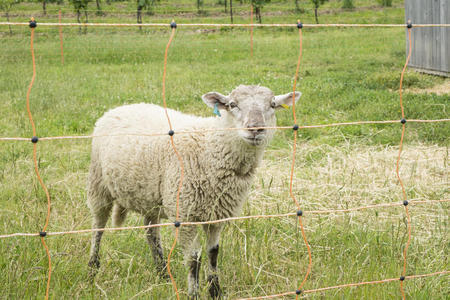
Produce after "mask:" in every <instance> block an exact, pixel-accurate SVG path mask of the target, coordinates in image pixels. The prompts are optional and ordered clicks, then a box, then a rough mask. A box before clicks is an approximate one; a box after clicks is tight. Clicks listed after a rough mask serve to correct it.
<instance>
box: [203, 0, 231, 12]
mask: <svg viewBox="0 0 450 300" xmlns="http://www.w3.org/2000/svg"><path fill="white" fill-rule="evenodd" d="M225 2H226V1H225ZM202 7H203V0H197V13H198V14H201V13H202Z"/></svg>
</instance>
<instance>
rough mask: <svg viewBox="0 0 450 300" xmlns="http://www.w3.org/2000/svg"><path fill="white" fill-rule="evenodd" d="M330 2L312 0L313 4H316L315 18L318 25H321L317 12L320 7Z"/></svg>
mask: <svg viewBox="0 0 450 300" xmlns="http://www.w3.org/2000/svg"><path fill="white" fill-rule="evenodd" d="M327 1H328V0H311V2H312V3H313V4H314V16H315V17H316V23H317V24H319V18H318V16H317V10H318V9H319V7H320V5H322V4H324V3H325V2H327Z"/></svg>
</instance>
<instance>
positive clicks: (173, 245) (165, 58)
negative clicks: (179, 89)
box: [162, 21, 184, 300]
mask: <svg viewBox="0 0 450 300" xmlns="http://www.w3.org/2000/svg"><path fill="white" fill-rule="evenodd" d="M171 28H172V32H171V34H170V38H169V42H168V43H167V46H166V51H165V52H164V71H163V78H162V97H163V104H164V112H165V113H166V117H167V122H168V124H169V128H170V131H169V136H170V143H171V145H172V148H173V151H174V152H175V155H176V156H177V159H178V161H179V163H180V181H179V183H178V190H177V196H176V197H177V198H176V201H177V206H176V212H175V237H174V239H173V243H172V247H171V248H170V252H169V255H168V257H167V272H168V273H169V276H170V280H171V281H172V285H173V288H174V290H175V293H176V296H177V299H178V300H179V299H180V295H179V293H178V288H177V284H176V281H175V279H174V277H173V275H172V272H171V270H170V259H171V257H172V253H173V251H174V249H175V246H176V244H177V239H178V233H179V223H178V218H179V214H180V212H179V210H180V193H181V188H182V186H183V178H184V164H183V159H182V157H181V155H180V153H179V152H178V150H177V148H176V147H175V143H174V141H173V135H174V131H173V127H172V123H171V121H170V117H169V113H168V111H167V102H166V73H167V54H168V52H169V47H170V44H171V43H172V40H173V37H174V36H175V31H176V23H175V22H174V21H172V23H171ZM177 224H178V225H177Z"/></svg>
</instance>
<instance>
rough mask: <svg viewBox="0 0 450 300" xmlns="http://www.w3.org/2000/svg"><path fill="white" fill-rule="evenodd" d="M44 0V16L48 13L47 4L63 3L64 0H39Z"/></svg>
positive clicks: (40, 0)
mask: <svg viewBox="0 0 450 300" xmlns="http://www.w3.org/2000/svg"><path fill="white" fill-rule="evenodd" d="M38 1H39V2H42V11H43V12H44V16H45V15H47V4H48V3H58V4H62V0H38Z"/></svg>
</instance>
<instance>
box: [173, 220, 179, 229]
mask: <svg viewBox="0 0 450 300" xmlns="http://www.w3.org/2000/svg"><path fill="white" fill-rule="evenodd" d="M173 225H175V227H177V228H178V227H180V226H181V223H180V222H178V221H175V223H173Z"/></svg>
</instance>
